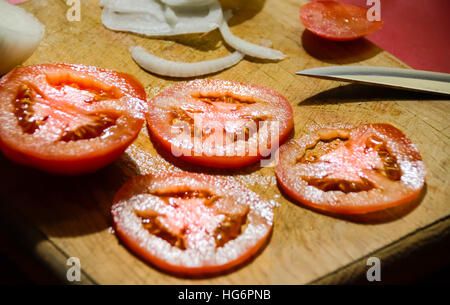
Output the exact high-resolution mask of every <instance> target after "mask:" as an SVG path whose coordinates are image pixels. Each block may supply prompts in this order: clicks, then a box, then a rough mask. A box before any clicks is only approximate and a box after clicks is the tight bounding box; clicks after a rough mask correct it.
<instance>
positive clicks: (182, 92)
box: [146, 79, 294, 168]
mask: <svg viewBox="0 0 450 305" xmlns="http://www.w3.org/2000/svg"><path fill="white" fill-rule="evenodd" d="M195 94H200V95H208V96H211V97H222V96H226V95H233V96H234V95H236V96H239V97H240V98H243V99H246V100H249V101H252V102H253V101H254V102H255V104H257V103H259V102H261V101H262V102H265V103H268V104H269V105H271V107H272V112H273V113H274V120H275V121H277V122H278V123H279V124H280V129H279V137H278V139H277V140H278V143H279V144H281V143H283V142H284V141H285V140H286V139H287V138H288V136H289V134H290V132H291V131H292V129H293V127H294V120H293V110H292V107H291V105H290V104H289V102H288V101H287V100H286V99H285V98H284V97H283V96H282V95H281V94H279V93H278V92H276V91H275V90H272V89H269V88H265V87H262V86H258V85H253V84H246V83H239V82H232V81H224V80H218V79H203V80H201V79H200V80H194V81H190V82H186V83H182V84H180V85H177V86H174V87H172V88H170V89H168V90H165V91H164V92H162V93H160V94H158V95H157V96H155V97H154V98H153V99H151V100H149V111H148V113H147V115H146V118H147V123H148V129H149V133H150V135H151V136H152V138H153V139H155V140H156V142H157V143H158V144H160V145H161V146H162V147H163V148H164V149H165V150H166V151H169V152H170V151H172V148H173V146H172V143H173V142H172V141H173V138H172V137H171V135H170V134H169V132H168V130H167V129H168V128H170V127H169V126H170V123H169V122H168V121H167V118H166V117H167V116H168V115H167V112H168V111H167V110H162V107H161V106H160V105H161V104H164V103H165V101H170V100H171V99H177V100H179V101H180V102H179V105H177V107H184V106H186V105H188V106H189V107H191V108H193V109H194V110H195V111H199V110H201V111H204V112H205V113H207V114H208V115H212V116H213V117H214V116H217V117H218V118H217V121H220V122H222V121H221V120H223V117H226V115H227V113H226V110H225V111H224V110H220V109H219V110H216V114H214V110H211V109H208V108H206V109H205V108H204V107H203V106H202V105H198V102H197V104H196V101H192V100H193V98H192V97H191V96H192V95H195ZM192 105H193V106H192ZM202 107H203V108H202ZM237 112H239V111H237ZM221 113H222V114H223V115H221ZM224 113H225V114H224ZM272 144H273V143H272ZM273 146H275V145H273ZM177 149H180V151H183V154H181V155H180V156H179V158H180V159H182V160H184V161H187V162H192V163H195V164H198V165H202V166H209V167H217V168H235V167H241V166H245V165H249V164H252V163H255V162H257V161H258V160H260V159H261V158H263V157H262V152H261V151H259V150H258V153H257V154H255V155H251V154H245V155H244V156H236V155H234V156H233V155H226V156H220V155H217V154H209V155H206V154H205V153H201V154H200V155H197V154H196V153H194V150H192V149H190V148H184V147H177ZM270 150H274V149H273V148H271V149H270ZM267 154H268V152H267V151H265V152H264V155H267Z"/></svg>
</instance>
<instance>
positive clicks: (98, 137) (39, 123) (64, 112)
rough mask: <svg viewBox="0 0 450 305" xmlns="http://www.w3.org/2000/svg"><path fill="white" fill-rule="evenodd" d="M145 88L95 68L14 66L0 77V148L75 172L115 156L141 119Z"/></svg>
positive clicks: (54, 169) (51, 168)
mask: <svg viewBox="0 0 450 305" xmlns="http://www.w3.org/2000/svg"><path fill="white" fill-rule="evenodd" d="M144 103H145V90H144V88H143V87H142V85H141V84H140V83H139V82H138V81H137V80H136V79H135V78H133V77H132V76H130V75H127V74H124V73H119V72H113V71H109V70H105V69H100V68H96V67H86V66H81V65H70V64H47V65H36V66H28V67H22V68H17V69H15V70H13V71H11V72H10V73H8V74H7V75H5V76H4V77H3V78H2V79H1V80H0V148H1V150H2V151H3V153H4V154H5V155H6V156H7V157H8V158H10V159H11V160H13V161H15V162H18V163H20V164H23V165H26V166H30V167H34V168H37V169H40V170H43V171H47V172H51V173H61V174H79V173H84V172H92V171H95V170H97V169H99V168H101V167H103V166H105V165H106V164H108V163H110V162H112V161H113V160H115V159H116V158H118V157H119V156H120V155H121V154H122V153H123V151H124V150H125V149H126V148H127V146H128V145H129V144H130V143H131V142H133V140H134V139H135V138H136V137H137V135H138V133H139V130H140V129H141V128H142V125H143V123H144V116H143V113H144V109H145V107H144V105H145V104H144Z"/></svg>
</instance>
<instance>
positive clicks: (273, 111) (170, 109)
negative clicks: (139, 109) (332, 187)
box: [147, 80, 294, 167]
mask: <svg viewBox="0 0 450 305" xmlns="http://www.w3.org/2000/svg"><path fill="white" fill-rule="evenodd" d="M147 121H148V126H149V130H150V133H151V135H152V136H153V138H154V139H155V140H157V142H159V143H160V144H161V145H162V146H163V147H164V148H165V149H167V150H169V151H172V153H174V155H176V156H179V157H181V158H182V159H184V160H186V161H190V162H193V163H197V164H200V165H206V166H213V167H239V166H243V165H247V164H250V163H254V162H256V161H258V160H260V159H261V158H262V157H266V156H267V155H269V154H270V152H271V151H273V150H274V149H276V148H277V147H278V144H279V143H281V142H283V141H284V140H285V139H286V138H287V136H288V135H289V133H290V131H291V130H292V128H293V126H294V121H293V111H292V107H291V105H290V104H289V102H288V101H287V100H286V99H285V98H284V97H283V96H281V95H280V94H279V93H277V92H276V91H274V90H271V89H267V88H264V87H260V86H256V85H249V84H244V83H237V82H232V81H224V80H195V81H191V82H187V83H183V84H180V85H178V86H175V87H173V88H171V89H169V90H166V91H164V92H162V93H161V94H159V95H157V96H156V97H154V98H153V99H152V100H150V102H149V111H148V115H147ZM181 127H183V128H181ZM199 143H200V144H199ZM180 155H181V156H180Z"/></svg>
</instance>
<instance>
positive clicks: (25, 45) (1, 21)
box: [0, 0, 45, 75]
mask: <svg viewBox="0 0 450 305" xmlns="http://www.w3.org/2000/svg"><path fill="white" fill-rule="evenodd" d="M44 32H45V28H44V25H43V24H42V23H40V22H39V20H37V19H36V18H35V17H34V16H33V15H31V14H30V13H28V12H27V11H25V10H24V9H23V8H21V7H18V6H14V5H12V4H9V3H7V2H6V1H3V0H0V75H2V74H5V73H7V72H9V71H10V70H11V69H13V68H14V67H15V66H17V65H19V64H21V63H23V62H24V61H25V60H27V59H28V57H30V56H31V54H33V52H34V50H36V48H37V47H38V45H39V43H40V41H41V40H42V37H44Z"/></svg>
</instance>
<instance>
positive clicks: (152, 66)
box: [130, 47, 244, 77]
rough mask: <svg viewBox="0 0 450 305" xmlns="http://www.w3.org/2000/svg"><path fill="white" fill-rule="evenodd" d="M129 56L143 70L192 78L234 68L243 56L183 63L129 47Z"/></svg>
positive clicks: (240, 54) (237, 54) (237, 53)
mask: <svg viewBox="0 0 450 305" xmlns="http://www.w3.org/2000/svg"><path fill="white" fill-rule="evenodd" d="M130 52H131V56H132V57H133V59H134V60H135V61H136V63H137V64H138V65H139V66H141V67H142V68H143V69H145V70H147V71H149V72H152V73H155V74H159V75H164V76H171V77H193V76H200V75H206V74H211V73H215V72H218V71H222V70H224V69H226V68H229V67H231V66H234V65H235V64H237V63H238V62H240V61H241V60H242V59H243V58H244V54H242V53H240V52H238V51H236V52H234V53H232V54H230V55H228V56H226V57H222V58H218V59H213V60H206V61H200V62H195V63H184V62H175V61H170V60H166V59H163V58H160V57H157V56H155V55H152V54H150V53H148V52H146V51H145V50H144V49H143V48H142V47H131V48H130Z"/></svg>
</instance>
